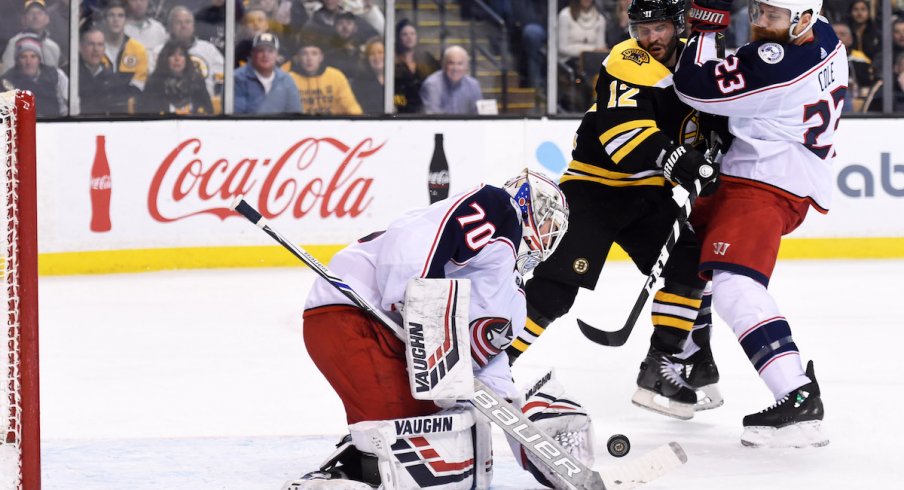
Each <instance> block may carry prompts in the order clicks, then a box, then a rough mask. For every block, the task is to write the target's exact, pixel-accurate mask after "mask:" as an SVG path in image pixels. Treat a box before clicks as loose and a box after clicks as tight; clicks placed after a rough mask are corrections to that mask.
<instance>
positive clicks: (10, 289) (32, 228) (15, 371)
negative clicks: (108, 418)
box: [0, 91, 41, 490]
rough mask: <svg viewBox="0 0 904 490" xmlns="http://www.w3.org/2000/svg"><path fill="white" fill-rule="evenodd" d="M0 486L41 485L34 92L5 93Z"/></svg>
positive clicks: (0, 125)
mask: <svg viewBox="0 0 904 490" xmlns="http://www.w3.org/2000/svg"><path fill="white" fill-rule="evenodd" d="M0 160H2V162H3V168H2V169H0V194H2V195H0V202H2V204H3V206H2V207H0V209H3V212H2V215H3V220H2V231H3V232H2V233H0V242H2V243H0V252H2V253H0V265H2V272H3V284H2V287H0V295H2V298H0V304H2V305H3V314H4V315H3V316H4V318H6V324H5V325H4V326H2V327H0V329H2V330H3V332H4V333H3V335H4V337H5V338H4V342H3V346H4V349H5V350H4V352H3V353H2V355H0V380H2V386H0V490H8V489H22V488H24V489H27V490H31V489H38V488H40V484H41V483H40V475H41V474H40V429H39V413H40V412H39V409H38V407H39V403H38V325H37V323H38V321H37V320H38V314H37V310H38V304H37V286H38V280H37V230H36V227H37V219H36V218H37V209H36V208H37V202H36V189H35V180H36V179H35V170H36V169H35V111H34V97H33V96H32V94H31V93H29V92H24V91H11V92H3V93H0Z"/></svg>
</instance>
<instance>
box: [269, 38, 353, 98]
mask: <svg viewBox="0 0 904 490" xmlns="http://www.w3.org/2000/svg"><path fill="white" fill-rule="evenodd" d="M287 71H288V72H289V75H290V76H291V77H292V80H294V81H295V85H296V86H297V87H298V92H299V94H300V95H301V103H302V106H303V107H304V113H305V114H316V115H358V114H362V113H363V111H362V110H361V105H360V104H358V100H357V99H355V94H354V93H353V92H352V89H351V86H350V85H349V83H348V79H347V78H345V75H343V74H342V72H341V71H339V70H337V69H336V68H333V67H331V66H325V65H324V57H323V49H322V48H321V47H320V45H318V44H316V43H314V42H311V41H307V42H303V43H302V45H301V47H300V48H299V49H298V52H297V53H296V54H295V56H294V57H293V58H292V62H291V64H290V66H289V67H288V70H287Z"/></svg>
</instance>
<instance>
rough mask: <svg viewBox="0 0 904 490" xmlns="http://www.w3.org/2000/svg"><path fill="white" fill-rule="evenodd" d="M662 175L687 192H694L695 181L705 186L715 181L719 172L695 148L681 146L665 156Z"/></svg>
mask: <svg viewBox="0 0 904 490" xmlns="http://www.w3.org/2000/svg"><path fill="white" fill-rule="evenodd" d="M662 173H663V174H665V178H667V179H669V180H671V181H672V182H675V183H676V184H679V185H681V186H682V187H684V188H685V189H687V190H693V189H694V181H695V180H697V179H699V180H700V184H701V185H704V186H705V185H706V184H708V183H709V182H711V181H713V180H715V178H716V176H717V175H718V173H719V172H718V169H717V168H716V166H715V165H714V164H713V163H712V162H710V161H708V160H707V159H706V157H704V156H703V154H702V153H700V152H699V151H697V150H695V149H694V147H692V146H691V145H680V146H676V147H675V148H672V150H671V151H668V152H666V154H665V155H664V156H663V158H662Z"/></svg>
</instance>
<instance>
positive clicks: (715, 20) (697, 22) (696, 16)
mask: <svg viewBox="0 0 904 490" xmlns="http://www.w3.org/2000/svg"><path fill="white" fill-rule="evenodd" d="M688 18H689V21H690V26H691V30H694V31H699V32H722V31H724V30H725V29H727V28H728V24H729V23H731V1H730V0H694V1H693V2H691V10H690V12H689V13H688Z"/></svg>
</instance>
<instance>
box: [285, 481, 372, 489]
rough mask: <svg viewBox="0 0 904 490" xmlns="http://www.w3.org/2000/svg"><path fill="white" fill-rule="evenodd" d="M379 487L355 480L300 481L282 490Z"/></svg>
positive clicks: (288, 482) (293, 482)
mask: <svg viewBox="0 0 904 490" xmlns="http://www.w3.org/2000/svg"><path fill="white" fill-rule="evenodd" d="M382 488H383V485H380V486H379V487H372V486H370V485H368V484H367V483H364V482H360V481H355V480H340V479H335V480H305V479H304V478H302V479H299V480H291V481H287V482H285V483H284V484H283V486H282V488H281V489H280V490H374V489H377V490H380V489H382Z"/></svg>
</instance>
